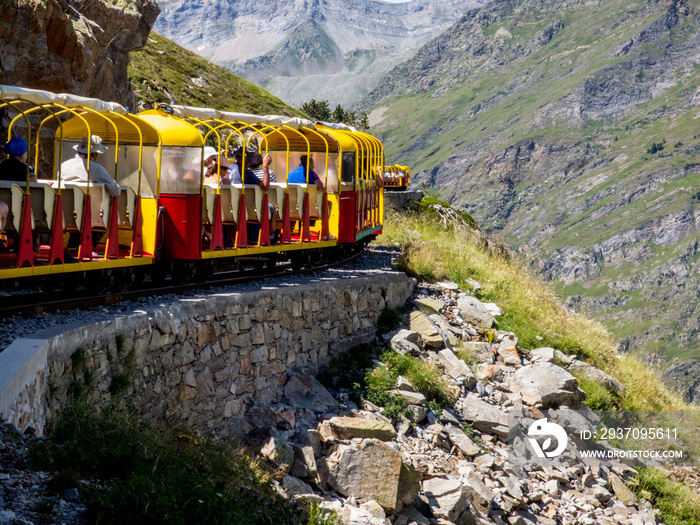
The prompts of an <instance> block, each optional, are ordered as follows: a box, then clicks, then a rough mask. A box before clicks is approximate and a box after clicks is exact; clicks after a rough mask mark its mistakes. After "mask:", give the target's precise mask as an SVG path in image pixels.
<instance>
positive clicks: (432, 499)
mask: <svg viewBox="0 0 700 525" xmlns="http://www.w3.org/2000/svg"><path fill="white" fill-rule="evenodd" d="M423 492H424V493H425V497H426V498H428V504H429V505H430V510H431V511H432V513H433V516H435V517H436V518H442V519H446V520H448V521H451V522H452V523H455V524H457V525H462V524H464V525H466V524H467V523H469V522H470V521H471V519H472V516H471V513H470V512H469V496H468V495H467V492H466V490H465V487H464V485H462V483H461V482H460V481H459V480H458V479H444V478H432V479H428V480H425V481H424V482H423Z"/></svg>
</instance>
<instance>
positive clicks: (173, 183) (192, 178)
mask: <svg viewBox="0 0 700 525" xmlns="http://www.w3.org/2000/svg"><path fill="white" fill-rule="evenodd" d="M201 181H202V148H185V147H164V148H162V155H161V161H160V193H161V194H162V193H181V194H196V193H199V192H200V187H201Z"/></svg>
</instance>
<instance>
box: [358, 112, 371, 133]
mask: <svg viewBox="0 0 700 525" xmlns="http://www.w3.org/2000/svg"><path fill="white" fill-rule="evenodd" d="M355 124H356V126H357V127H358V128H359V129H361V130H362V131H369V118H368V117H367V112H366V111H363V112H362V113H360V116H359V118H357V120H356V122H355Z"/></svg>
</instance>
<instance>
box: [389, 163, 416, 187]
mask: <svg viewBox="0 0 700 525" xmlns="http://www.w3.org/2000/svg"><path fill="white" fill-rule="evenodd" d="M410 183H411V170H410V169H409V168H408V166H401V165H399V164H395V165H392V166H384V185H385V186H384V187H385V189H386V190H389V191H402V190H405V189H406V188H408V185H409V184H410Z"/></svg>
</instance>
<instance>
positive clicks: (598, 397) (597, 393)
mask: <svg viewBox="0 0 700 525" xmlns="http://www.w3.org/2000/svg"><path fill="white" fill-rule="evenodd" d="M578 385H579V387H581V390H583V391H584V392H585V393H586V405H588V407H589V408H590V409H591V410H617V409H619V408H620V406H621V404H622V400H621V399H620V396H619V395H617V394H615V393H614V392H611V391H610V390H608V388H607V387H606V386H605V385H603V384H601V383H599V382H598V381H593V380H590V379H586V378H579V380H578Z"/></svg>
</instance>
